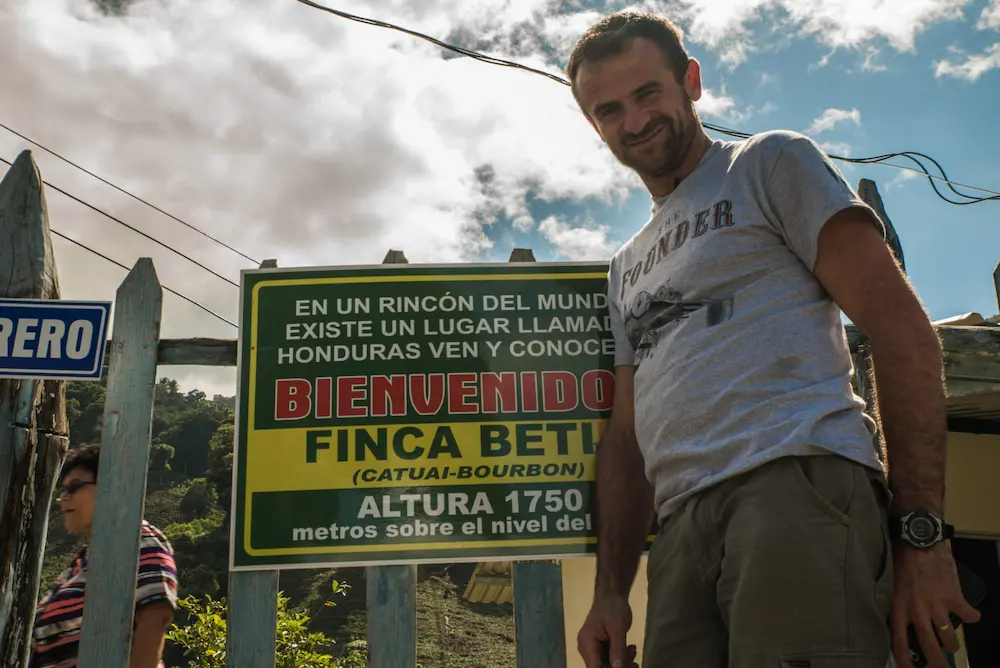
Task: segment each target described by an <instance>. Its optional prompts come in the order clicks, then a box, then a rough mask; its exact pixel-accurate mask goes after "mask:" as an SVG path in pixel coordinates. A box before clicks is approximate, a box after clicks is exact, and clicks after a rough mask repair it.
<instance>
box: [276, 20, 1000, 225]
mask: <svg viewBox="0 0 1000 668" xmlns="http://www.w3.org/2000/svg"><path fill="white" fill-rule="evenodd" d="M295 1H296V2H298V3H300V4H303V5H306V6H307V7H312V8H313V9H318V10H320V11H323V12H327V13H329V14H333V15H334V16H339V17H340V18H344V19H348V20H350V21H355V22H357V23H362V24H365V25H369V26H374V27H376V28H386V29H388V30H395V31H396V32H401V33H404V34H406V35H411V36H413V37H417V38H419V39H423V40H426V41H428V42H430V43H431V44H434V45H436V46H439V47H441V48H442V49H446V50H448V51H453V52H455V53H458V54H461V55H463V56H467V57H469V58H472V59H474V60H478V61H481V62H484V63H487V64H489V65H498V66H500V67H510V68H514V69H519V70H524V71H526V72H530V73H532V74H538V75H541V76H543V77H546V78H547V79H551V80H552V81H556V82H558V83H561V84H563V85H564V86H569V85H570V82H569V81H567V80H566V79H565V78H563V77H561V76H559V75H556V74H552V73H551V72H545V71H543V70H539V69H535V68H533V67H528V66H527V65H522V64H521V63H517V62H514V61H511V60H505V59H503V58H496V57H493V56H488V55H486V54H483V53H479V52H477V51H472V50H470V49H466V48H463V47H460V46H455V45H454V44H448V43H447V42H443V41H441V40H439V39H437V38H435V37H431V36H430V35H426V34H424V33H422V32H418V31H416V30H410V29H409V28H403V27H401V26H398V25H395V24H392V23H387V22H385V21H378V20H376V19H370V18H366V17H364V16H358V15H356V14H350V13H348V12H345V11H341V10H339V9H333V8H332V7H326V6H324V5H321V4H318V3H316V2H313V1H312V0H295ZM702 126H704V127H705V129H706V130H712V131H714V132H718V133H720V134H723V135H727V136H730V137H735V138H737V139H748V138H750V137H752V136H753V135H752V134H751V133H748V132H743V131H740V130H734V129H732V128H727V127H725V126H721V125H715V124H713V123H706V122H702ZM828 155H829V157H830V158H831V159H832V160H838V161H841V162H848V163H854V164H859V165H882V166H886V167H895V168H896V169H909V170H911V171H916V172H922V173H923V174H924V175H925V176H926V177H927V180H928V181H929V183H930V184H931V188H932V189H933V190H934V193H935V194H936V195H937V196H938V197H940V198H941V199H943V200H944V201H945V202H948V203H949V204H954V205H956V206H964V205H967V204H978V203H980V202H987V201H990V200H994V201H997V200H1000V193H998V192H995V191H992V190H987V189H985V188H976V187H973V186H965V185H962V184H961V183H956V182H954V181H952V180H951V179H949V178H948V175H947V173H946V172H945V171H944V168H943V167H941V165H940V163H938V161H937V160H935V159H934V158H931V157H930V156H927V155H924V154H922V153H917V152H915V151H902V152H899V153H887V154H885V155H880V156H873V157H869V158H848V157H846V156H839V155H833V154H828ZM897 157H901V158H906V159H908V160H910V161H912V162H914V163H916V165H917V166H918V167H919V168H920V169H919V170H918V169H914V168H911V167H904V166H902V165H896V164H893V163H890V162H886V160H890V159H892V158H897ZM920 158H923V159H926V160H928V161H930V162H931V163H933V164H934V166H935V167H937V169H938V171H940V172H941V176H935V175H933V174H931V173H930V171H929V170H928V169H927V166H926V165H924V163H923V162H921V160H920ZM935 180H936V181H941V182H943V183H945V184H947V185H948V189H949V190H951V192H953V193H954V194H955V195H957V196H959V197H962V198H965V201H955V200H952V199H949V198H948V197H945V196H944V195H943V194H942V193H941V191H939V190H938V189H937V185H936V184H935V183H934V181H935ZM955 186H960V187H962V188H968V189H970V190H978V191H980V192H985V193H988V194H989V195H991V196H990V197H980V196H978V195H968V194H966V193H961V192H959V191H958V190H956V189H955Z"/></svg>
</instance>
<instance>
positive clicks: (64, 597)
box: [30, 445, 177, 668]
mask: <svg viewBox="0 0 1000 668" xmlns="http://www.w3.org/2000/svg"><path fill="white" fill-rule="evenodd" d="M99 458H100V450H99V447H98V446H96V445H91V446H84V447H81V448H78V449H75V450H70V452H69V454H68V455H67V458H66V462H65V464H63V468H62V472H61V473H60V476H59V488H58V492H59V496H58V500H59V506H60V507H61V509H62V512H63V518H64V519H63V521H64V523H65V525H66V530H67V531H69V532H70V533H75V534H82V535H84V536H87V537H88V538H89V537H90V532H91V529H92V527H93V522H94V499H95V497H96V495H97V488H96V484H97V465H98V460H99ZM139 545H140V549H139V569H138V577H137V579H136V588H135V617H134V621H133V633H132V655H131V660H130V662H129V668H163V662H162V661H161V656H162V654H163V645H164V639H165V636H166V633H167V630H168V628H169V626H170V623H171V621H172V620H173V615H174V611H175V610H176V609H177V567H176V565H175V564H174V554H173V548H172V547H171V545H170V542H169V541H168V540H167V539H166V537H165V536H164V535H163V534H162V533H160V531H159V530H158V529H157V528H156V527H154V526H152V525H150V524H149V523H148V522H146V521H145V520H143V523H142V535H141V539H140V544H139ZM87 552H88V546H84V548H83V549H82V550H81V551H80V552H79V553H78V554H77V555H76V556H75V557H74V558H73V561H72V563H70V565H69V567H68V568H67V569H66V570H64V571H63V572H62V574H61V575H60V576H59V577H58V578H57V579H56V583H55V586H53V587H52V589H51V591H49V593H48V595H47V596H46V597H45V598H44V599H42V601H41V603H39V605H38V609H37V610H36V612H35V625H34V629H33V634H32V650H33V654H32V660H31V664H30V665H31V667H32V668H74V667H75V666H76V657H77V653H78V651H79V646H80V626H81V624H82V622H83V603H84V589H85V587H86V580H87Z"/></svg>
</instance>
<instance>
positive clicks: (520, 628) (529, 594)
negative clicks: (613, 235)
mask: <svg viewBox="0 0 1000 668" xmlns="http://www.w3.org/2000/svg"><path fill="white" fill-rule="evenodd" d="M534 261H535V254H534V253H533V252H532V250H531V249H530V248H515V249H514V250H513V251H512V252H511V254H510V259H508V262H534ZM511 570H512V576H511V577H512V578H513V581H514V641H515V647H516V652H517V668H565V666H566V620H565V615H564V614H563V593H562V569H561V568H560V566H559V563H558V562H545V561H515V562H514V564H513V565H512V566H511Z"/></svg>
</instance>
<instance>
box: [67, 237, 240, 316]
mask: <svg viewBox="0 0 1000 668" xmlns="http://www.w3.org/2000/svg"><path fill="white" fill-rule="evenodd" d="M49 231H50V232H52V234H54V235H56V236H57V237H59V238H61V239H65V240H66V241H68V242H70V243H71V244H76V245H77V246H79V247H80V248H82V249H84V250H86V251H89V252H91V253H93V254H94V255H96V256H97V257H99V258H103V259H105V260H107V261H108V262H110V263H112V264H116V265H118V266H119V267H121V268H122V269H124V270H125V271H131V269H129V268H128V267H126V266H125V265H124V264H122V263H121V262H119V261H118V260H114V259H112V258H110V257H108V256H107V255H105V254H104V253H101V252H99V251H96V250H94V249H93V248H91V247H90V246H86V245H84V244H82V243H80V242H79V241H77V240H76V239H73V238H71V237H68V236H66V235H65V234H63V233H62V232H58V231H56V230H54V229H52V228H51V227H50V228H49ZM160 287H162V288H163V289H164V290H166V291H167V292H169V293H171V294H174V295H177V296H178V297H180V298H181V299H183V300H184V301H186V302H189V303H191V304H194V305H195V306H197V307H198V308H200V309H201V310H202V311H205V312H206V313H208V314H210V315H213V316H215V317H216V318H218V319H219V320H221V321H222V322H224V323H226V324H227V325H232V326H233V327H236V323H235V322H233V321H231V320H227V319H226V318H224V317H222V316H221V315H219V314H218V313H216V312H215V311H213V310H212V309H210V308H208V307H207V306H205V305H204V304H200V303H198V302H196V301H195V300H193V299H191V298H190V297H188V296H186V295H183V294H181V293H180V292H177V291H176V290H174V289H172V288H169V287H167V286H166V285H162V284H161V285H160ZM236 328H237V329H239V327H236Z"/></svg>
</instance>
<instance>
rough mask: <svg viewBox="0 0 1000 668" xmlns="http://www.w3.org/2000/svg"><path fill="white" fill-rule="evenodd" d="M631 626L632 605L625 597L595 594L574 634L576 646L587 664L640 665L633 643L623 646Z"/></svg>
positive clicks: (596, 667)
mask: <svg viewBox="0 0 1000 668" xmlns="http://www.w3.org/2000/svg"><path fill="white" fill-rule="evenodd" d="M631 626H632V608H631V607H630V606H629V603H628V598H627V597H620V596H605V597H598V598H595V599H594V604H593V605H592V606H591V608H590V613H589V614H588V615H587V620H586V621H585V622H584V624H583V627H582V628H581V629H580V633H579V634H578V635H577V649H578V650H579V651H580V655H581V656H583V661H584V663H585V664H586V665H587V668H639V664H637V663H636V662H635V658H636V648H635V646H634V645H628V646H626V640H625V636H626V634H627V633H628V630H629V628H630V627H631Z"/></svg>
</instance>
